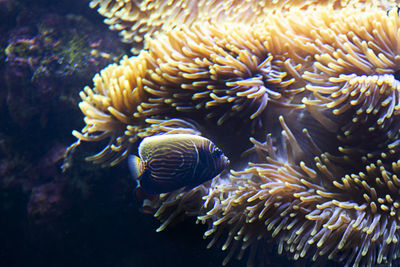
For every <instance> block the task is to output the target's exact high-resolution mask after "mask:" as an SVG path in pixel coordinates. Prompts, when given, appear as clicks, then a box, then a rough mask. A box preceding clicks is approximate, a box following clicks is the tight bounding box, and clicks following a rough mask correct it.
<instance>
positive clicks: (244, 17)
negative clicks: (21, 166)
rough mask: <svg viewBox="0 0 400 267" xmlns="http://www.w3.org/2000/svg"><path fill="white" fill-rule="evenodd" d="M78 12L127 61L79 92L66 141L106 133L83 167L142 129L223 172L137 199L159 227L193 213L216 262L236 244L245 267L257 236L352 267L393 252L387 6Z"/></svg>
mask: <svg viewBox="0 0 400 267" xmlns="http://www.w3.org/2000/svg"><path fill="white" fill-rule="evenodd" d="M175 2H176V3H175ZM92 7H98V8H99V12H100V13H101V14H103V15H104V16H106V17H107V20H106V22H107V23H109V24H110V25H111V27H112V28H114V29H118V30H121V33H122V35H123V38H124V40H125V41H129V42H133V43H138V44H139V46H135V48H136V49H134V50H133V51H134V52H137V53H138V54H137V55H136V56H133V57H130V58H128V57H125V58H124V59H122V60H121V62H120V63H119V64H113V65H110V66H108V67H107V68H105V69H104V70H102V71H101V72H100V74H97V75H96V76H95V77H94V79H93V81H94V86H93V88H90V87H86V88H85V89H84V90H83V91H82V92H81V95H80V96H81V98H82V102H81V103H80V108H81V110H82V112H83V114H84V115H85V118H84V121H85V123H86V126H85V127H84V128H83V129H82V131H81V132H77V131H74V132H73V134H74V135H75V136H76V137H77V138H78V141H77V143H75V144H74V145H72V147H71V150H73V148H75V147H76V146H77V145H78V144H79V143H80V142H81V141H99V140H104V139H108V140H109V143H108V144H107V145H106V147H105V148H104V149H103V150H102V151H100V152H99V153H98V154H96V155H94V156H91V157H89V158H88V160H90V161H93V162H95V163H101V164H103V165H105V166H110V165H111V166H112V165H115V164H118V163H120V162H121V161H122V160H123V159H124V158H125V157H126V156H127V155H129V154H130V153H134V152H135V151H131V150H132V148H133V147H136V146H137V143H138V142H140V140H141V139H142V138H143V137H145V136H149V135H154V134H162V133H170V132H186V133H193V134H200V135H204V136H206V137H208V138H209V139H211V140H213V142H215V143H216V144H217V145H218V146H219V147H221V148H222V149H223V150H224V151H227V155H228V156H229V157H230V158H231V161H232V170H231V173H230V174H229V175H225V176H222V177H217V178H215V179H213V180H212V181H209V182H207V183H205V184H202V185H200V186H198V187H196V188H194V189H192V190H189V191H187V190H186V191H185V190H179V191H178V192H172V193H169V194H162V195H160V196H158V197H157V199H156V200H154V199H153V200H146V201H145V202H144V206H145V207H146V208H147V209H153V210H154V211H155V217H157V218H158V219H159V220H160V221H161V222H162V223H163V224H162V225H161V226H160V228H159V230H163V229H164V228H165V227H166V226H168V225H169V224H170V223H171V222H173V221H174V220H177V219H178V218H180V217H186V216H196V217H197V220H198V222H202V223H205V224H207V225H208V226H209V230H208V231H207V232H206V233H205V236H206V237H210V238H212V239H211V242H210V246H211V245H212V244H214V243H215V242H218V240H220V239H223V238H225V242H224V244H223V247H222V248H223V250H225V249H229V253H228V255H227V258H226V261H225V262H224V263H226V262H227V261H228V260H229V259H230V258H231V257H232V256H233V255H235V254H236V255H238V257H239V258H240V257H242V255H243V254H244V253H245V252H246V251H247V250H249V251H250V253H249V254H250V256H249V261H248V263H249V265H252V264H253V259H255V258H256V255H257V251H258V249H259V248H260V247H262V246H266V245H267V241H269V240H273V241H274V242H275V244H276V247H277V249H278V252H279V253H286V254H287V255H290V256H291V257H293V258H294V259H298V258H306V259H310V260H313V261H317V260H326V259H330V260H333V261H336V262H340V263H344V264H347V265H353V266H358V265H361V266H366V265H377V264H389V265H390V264H392V262H393V260H394V259H396V258H398V257H399V256H400V247H399V241H400V240H399V239H400V236H399V235H400V158H399V155H400V153H399V152H400V141H399V138H400V117H398V116H399V115H400V81H398V80H397V79H398V78H399V74H398V71H399V70H400V18H399V15H398V9H397V7H396V3H395V1H369V0H363V1H361V0H360V1H351V0H349V1H333V0H332V1H328V0H326V1H295V0H292V1H290V0H289V1H233V0H232V1H211V0H208V1H207V0H204V1H189V0H187V1H141V2H140V3H137V2H136V1H133V0H132V1H118V0H95V1H92ZM207 12H209V14H212V15H210V16H209V15H206V14H208V13H207ZM140 48H142V49H141V50H140ZM257 264H259V262H258V263H257ZM261 264H262V263H261Z"/></svg>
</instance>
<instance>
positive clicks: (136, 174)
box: [128, 155, 145, 180]
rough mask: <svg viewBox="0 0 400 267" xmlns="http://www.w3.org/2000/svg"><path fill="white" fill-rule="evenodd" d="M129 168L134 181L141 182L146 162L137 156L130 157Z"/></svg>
mask: <svg viewBox="0 0 400 267" xmlns="http://www.w3.org/2000/svg"><path fill="white" fill-rule="evenodd" d="M128 167H129V171H130V172H131V175H132V177H133V178H134V179H136V180H140V178H141V176H142V175H143V173H144V171H145V166H144V161H143V160H142V159H141V158H139V157H138V156H135V155H130V156H128Z"/></svg>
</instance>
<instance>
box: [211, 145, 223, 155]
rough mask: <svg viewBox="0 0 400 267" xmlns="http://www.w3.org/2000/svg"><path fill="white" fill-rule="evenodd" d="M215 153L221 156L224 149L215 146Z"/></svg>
mask: <svg viewBox="0 0 400 267" xmlns="http://www.w3.org/2000/svg"><path fill="white" fill-rule="evenodd" d="M213 155H214V156H215V157H219V156H221V155H222V150H221V149H219V148H218V147H217V148H215V149H214V152H213Z"/></svg>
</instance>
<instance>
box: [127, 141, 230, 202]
mask: <svg viewBox="0 0 400 267" xmlns="http://www.w3.org/2000/svg"><path fill="white" fill-rule="evenodd" d="M138 154H139V157H137V156H134V155H131V156H129V158H128V164H129V168H130V170H131V173H132V176H133V177H134V178H135V179H137V180H139V184H140V187H141V188H142V189H143V190H144V191H145V192H147V193H150V194H160V193H166V192H171V191H174V190H177V189H179V188H182V187H195V186H197V185H200V184H202V183H204V182H205V181H207V180H210V179H212V178H214V177H215V176H217V175H218V174H220V173H221V172H222V171H223V170H224V169H225V168H226V167H227V166H228V164H229V160H228V158H227V157H226V156H225V155H224V154H223V153H222V151H221V150H220V149H219V148H218V147H217V146H216V145H214V143H213V142H211V141H210V140H208V139H207V138H204V137H201V136H198V135H192V134H164V135H156V136H150V137H146V138H144V139H143V140H142V142H141V143H140V145H139V149H138Z"/></svg>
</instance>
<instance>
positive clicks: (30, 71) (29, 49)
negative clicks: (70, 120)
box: [2, 12, 123, 125]
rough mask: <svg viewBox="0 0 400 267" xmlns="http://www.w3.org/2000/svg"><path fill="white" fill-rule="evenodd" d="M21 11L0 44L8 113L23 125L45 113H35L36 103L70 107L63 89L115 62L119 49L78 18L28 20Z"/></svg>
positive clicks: (40, 111)
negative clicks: (57, 101)
mask: <svg viewBox="0 0 400 267" xmlns="http://www.w3.org/2000/svg"><path fill="white" fill-rule="evenodd" d="M21 13H22V14H20V15H19V17H18V18H17V26H16V27H15V28H13V29H11V30H10V31H9V34H8V35H6V38H7V40H4V39H3V40H2V41H3V42H4V41H7V44H5V47H4V56H5V63H4V68H5V69H4V74H3V75H4V79H5V86H6V88H5V90H4V93H5V94H6V98H7V108H8V110H9V112H10V115H11V116H12V118H13V120H14V121H15V122H17V123H19V124H20V125H26V124H27V123H29V121H30V120H32V118H33V117H34V116H42V117H46V116H45V115H46V114H47V113H48V112H49V111H48V112H45V110H44V109H43V108H39V109H38V107H39V106H40V105H42V106H51V104H52V103H53V102H55V99H58V98H61V99H64V100H65V102H67V104H68V105H70V103H71V102H72V101H74V100H73V99H74V97H73V96H72V95H71V93H70V92H69V91H68V90H66V89H64V88H69V87H72V85H73V84H76V83H79V82H80V83H84V82H85V81H86V80H87V76H88V75H93V74H92V73H94V72H95V71H96V70H98V69H99V68H102V67H104V66H106V65H107V64H110V63H112V62H114V61H116V60H118V57H119V56H120V55H121V54H123V47H122V46H121V45H119V46H116V47H115V48H114V47H113V46H112V45H111V44H110V43H108V41H106V40H105V39H106V38H104V39H103V37H100V32H99V30H97V31H96V30H92V28H93V25H91V24H90V22H89V21H87V20H86V19H84V18H83V17H79V16H73V15H69V16H65V17H62V16H60V15H57V14H45V15H38V16H37V17H33V18H29V16H27V14H25V13H24V12H21ZM78 25H79V27H80V28H81V30H80V31H78V30H77V27H78ZM89 33H90V34H89ZM96 33H97V36H96ZM114 49H115V50H114ZM60 84H63V86H60ZM38 103H40V105H39V104H38ZM21 106H23V107H24V109H21V108H20V107H21ZM45 120H46V118H43V121H45Z"/></svg>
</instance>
